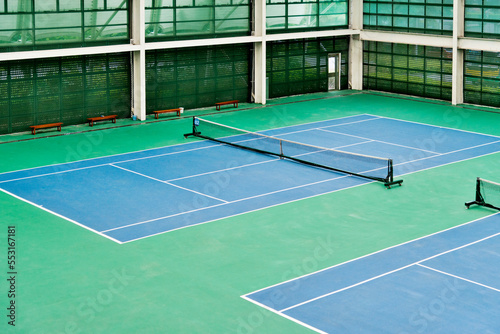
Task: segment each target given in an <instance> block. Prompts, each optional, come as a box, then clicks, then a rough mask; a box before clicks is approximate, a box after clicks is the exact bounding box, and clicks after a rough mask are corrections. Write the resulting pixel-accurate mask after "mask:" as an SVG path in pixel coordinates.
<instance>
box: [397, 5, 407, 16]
mask: <svg viewBox="0 0 500 334" xmlns="http://www.w3.org/2000/svg"><path fill="white" fill-rule="evenodd" d="M394 14H397V15H408V5H394Z"/></svg>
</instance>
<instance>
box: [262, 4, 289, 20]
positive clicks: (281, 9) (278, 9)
mask: <svg viewBox="0 0 500 334" xmlns="http://www.w3.org/2000/svg"><path fill="white" fill-rule="evenodd" d="M266 11H267V16H268V17H270V16H271V17H274V16H283V17H284V16H285V13H286V5H272V6H269V5H268V6H267V8H266ZM283 20H284V18H283Z"/></svg>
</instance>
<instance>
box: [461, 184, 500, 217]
mask: <svg viewBox="0 0 500 334" xmlns="http://www.w3.org/2000/svg"><path fill="white" fill-rule="evenodd" d="M473 204H476V205H481V206H485V207H488V208H492V209H496V210H500V183H496V182H492V181H488V180H485V179H481V178H480V177H478V178H477V180H476V200H475V201H472V202H467V203H465V206H466V207H467V209H468V208H469V207H470V206H471V205H473Z"/></svg>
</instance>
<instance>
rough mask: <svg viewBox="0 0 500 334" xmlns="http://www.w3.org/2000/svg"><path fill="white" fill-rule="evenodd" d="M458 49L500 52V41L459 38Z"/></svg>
mask: <svg viewBox="0 0 500 334" xmlns="http://www.w3.org/2000/svg"><path fill="white" fill-rule="evenodd" d="M458 47H459V48H460V49H467V50H477V51H491V52H500V40H498V39H479V38H459V39H458Z"/></svg>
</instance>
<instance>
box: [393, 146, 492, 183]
mask: <svg viewBox="0 0 500 334" xmlns="http://www.w3.org/2000/svg"><path fill="white" fill-rule="evenodd" d="M498 143H500V140H499V141H494V142H491V143H486V144H481V145H477V146H472V147H466V148H461V149H459V150H456V151H450V152H446V153H440V154H437V155H433V156H429V157H424V158H421V159H415V160H410V161H404V162H401V163H398V164H394V165H393V166H403V165H406V164H411V163H414V162H417V161H422V160H427V159H433V158H436V157H442V156H445V155H448V154H454V153H457V152H461V151H466V150H471V149H474V148H478V147H482V146H488V145H492V144H498ZM497 153H500V151H495V152H490V153H486V154H481V155H476V156H473V157H471V158H466V159H462V160H454V161H451V162H448V163H445V164H440V165H438V166H432V167H428V168H423V169H419V170H417V171H410V172H408V173H405V174H399V175H397V176H403V175H408V174H412V173H417V172H422V171H425V170H430V169H434V168H438V167H442V166H447V165H451V164H454V163H457V162H462V161H467V160H472V159H476V158H479V157H484V156H486V155H491V154H497Z"/></svg>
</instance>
